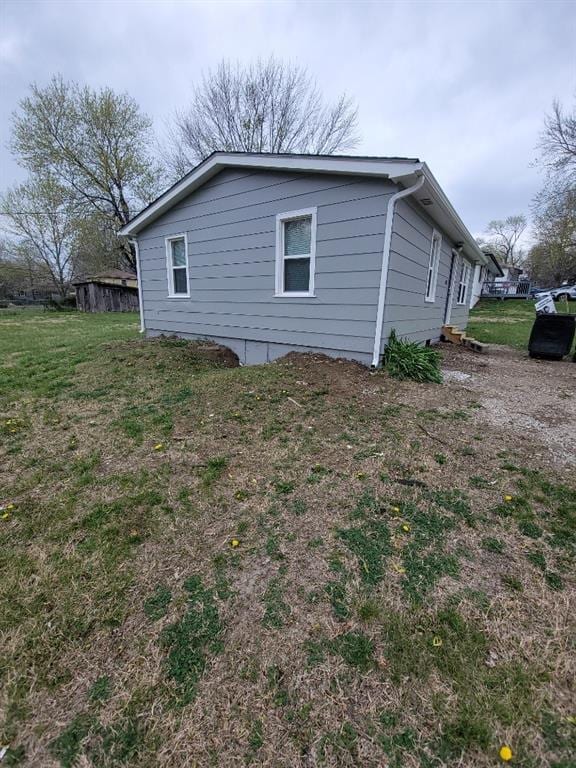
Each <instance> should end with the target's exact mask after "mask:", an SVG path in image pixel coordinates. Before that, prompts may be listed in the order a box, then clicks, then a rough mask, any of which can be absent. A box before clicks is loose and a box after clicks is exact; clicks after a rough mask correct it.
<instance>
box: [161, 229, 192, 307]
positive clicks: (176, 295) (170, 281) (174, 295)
mask: <svg viewBox="0 0 576 768" xmlns="http://www.w3.org/2000/svg"><path fill="white" fill-rule="evenodd" d="M173 240H184V255H185V258H186V288H187V290H186V293H174V272H173V269H174V267H173V265H172V249H171V248H170V243H171V242H172V241H173ZM164 243H165V247H166V270H167V272H168V298H169V299H189V298H190V269H189V265H188V238H187V237H186V233H185V232H182V233H181V234H179V235H170V237H166V238H165V240H164Z"/></svg>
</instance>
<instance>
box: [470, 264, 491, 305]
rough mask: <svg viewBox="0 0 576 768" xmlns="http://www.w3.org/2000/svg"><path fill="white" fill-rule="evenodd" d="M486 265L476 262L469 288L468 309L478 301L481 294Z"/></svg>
mask: <svg viewBox="0 0 576 768" xmlns="http://www.w3.org/2000/svg"><path fill="white" fill-rule="evenodd" d="M486 279H487V278H486V267H484V266H482V265H480V264H476V266H475V267H474V270H473V272H472V283H471V288H470V309H472V307H473V306H474V305H475V304H477V303H478V301H479V299H480V296H481V294H482V284H483V283H484V281H485V280H486Z"/></svg>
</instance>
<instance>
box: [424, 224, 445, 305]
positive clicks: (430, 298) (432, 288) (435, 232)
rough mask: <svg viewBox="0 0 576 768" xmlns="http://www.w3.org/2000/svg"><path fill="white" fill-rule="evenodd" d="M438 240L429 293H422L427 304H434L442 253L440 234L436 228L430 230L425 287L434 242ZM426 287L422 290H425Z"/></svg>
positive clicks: (432, 255) (430, 265)
mask: <svg viewBox="0 0 576 768" xmlns="http://www.w3.org/2000/svg"><path fill="white" fill-rule="evenodd" d="M436 241H438V257H437V259H436V263H435V264H434V267H433V269H434V271H433V273H432V283H431V285H430V295H428V294H425V295H424V301H426V302H427V303H428V304H434V302H435V301H436V285H437V283H438V267H439V266H440V256H441V254H442V235H441V234H440V232H438V230H436V229H433V230H432V239H431V240H430V256H429V258H428V269H427V270H426V288H427V287H428V275H429V274H430V268H431V267H432V259H433V257H434V243H435V242H436ZM426 288H425V289H424V290H426Z"/></svg>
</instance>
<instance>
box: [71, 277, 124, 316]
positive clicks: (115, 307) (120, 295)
mask: <svg viewBox="0 0 576 768" xmlns="http://www.w3.org/2000/svg"><path fill="white" fill-rule="evenodd" d="M72 284H73V286H74V290H75V291H76V306H77V307H78V309H79V310H80V311H81V312H134V311H136V310H138V308H139V301H138V279H137V277H136V275H135V274H134V273H133V272H123V271H122V270H120V269H111V270H109V271H108V272H103V273H102V274H100V275H93V276H92V277H84V278H78V279H76V280H74V281H73V283H72Z"/></svg>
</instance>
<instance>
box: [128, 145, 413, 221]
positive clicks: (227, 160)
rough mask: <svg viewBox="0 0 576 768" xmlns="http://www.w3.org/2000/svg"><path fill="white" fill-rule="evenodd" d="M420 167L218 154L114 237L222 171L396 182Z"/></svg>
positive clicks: (401, 162)
mask: <svg viewBox="0 0 576 768" xmlns="http://www.w3.org/2000/svg"><path fill="white" fill-rule="evenodd" d="M422 165H423V164H422V163H420V162H413V161H406V160H378V159H370V158H366V159H364V158H358V159H357V158H350V157H338V156H337V155H334V156H332V157H297V156H291V155H275V156H265V155H250V154H245V155H243V154H228V153H226V152H218V153H216V154H214V155H212V156H211V157H209V158H208V159H207V160H205V161H204V162H203V163H201V164H200V165H199V166H198V167H197V168H196V169H195V170H193V171H191V172H190V173H189V174H188V175H187V176H185V177H184V178H183V179H182V180H181V181H179V182H177V183H176V184H175V185H174V186H173V187H171V188H170V189H168V190H167V191H166V192H164V194H163V195H161V196H160V197H159V198H158V199H157V200H155V201H154V202H153V203H151V204H150V205H149V206H148V207H147V208H145V209H144V210H143V211H141V212H140V213H139V214H138V215H137V216H135V217H134V218H133V219H132V221H130V222H128V224H126V225H125V226H124V227H122V229H121V230H120V231H119V232H118V234H119V235H122V236H126V235H135V234H136V233H138V232H139V231H140V230H141V229H142V228H143V227H145V226H147V225H148V224H150V223H151V222H152V221H154V220H155V219H157V218H158V217H159V216H160V215H161V214H162V213H164V212H165V211H167V210H168V209H169V208H171V207H172V206H173V205H175V204H176V203H178V202H180V200H182V199H183V198H184V197H186V195H189V194H190V193H191V192H193V191H194V190H195V189H197V188H198V187H199V186H201V185H202V184H204V183H205V182H206V181H208V179H209V178H211V177H212V176H214V175H215V174H216V173H218V172H219V171H221V170H222V169H223V168H246V169H247V170H250V169H255V170H274V171H296V172H298V171H300V172H302V171H307V172H311V173H314V172H315V173H337V174H352V175H358V176H379V177H384V178H389V179H391V180H393V181H396V180H397V179H402V178H404V177H405V176H410V175H412V174H414V173H416V172H417V171H419V170H420V169H421V168H422Z"/></svg>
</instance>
